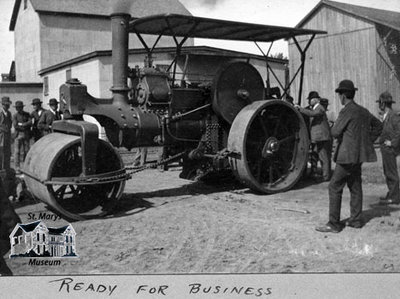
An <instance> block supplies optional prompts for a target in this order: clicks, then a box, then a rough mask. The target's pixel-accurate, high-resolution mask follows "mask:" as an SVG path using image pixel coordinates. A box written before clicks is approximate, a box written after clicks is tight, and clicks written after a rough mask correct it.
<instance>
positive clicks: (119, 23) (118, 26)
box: [110, 12, 131, 106]
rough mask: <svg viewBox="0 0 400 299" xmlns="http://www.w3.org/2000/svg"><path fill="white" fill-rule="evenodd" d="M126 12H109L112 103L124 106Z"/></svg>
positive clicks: (127, 17) (125, 99) (126, 46)
mask: <svg viewBox="0 0 400 299" xmlns="http://www.w3.org/2000/svg"><path fill="white" fill-rule="evenodd" d="M130 18H131V16H130V14H127V13H121V12H118V13H113V14H111V32H112V65H113V86H112V87H111V89H110V90H111V91H112V93H113V103H114V104H116V105H118V106H124V105H126V104H127V103H128V91H129V87H128V84H127V79H128V46H129V20H130Z"/></svg>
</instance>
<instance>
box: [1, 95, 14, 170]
mask: <svg viewBox="0 0 400 299" xmlns="http://www.w3.org/2000/svg"><path fill="white" fill-rule="evenodd" d="M1 105H2V108H1V109H0V170H5V171H9V169H10V158H11V126H12V118H11V112H10V111H9V109H10V106H11V101H10V98H9V97H2V98H1Z"/></svg>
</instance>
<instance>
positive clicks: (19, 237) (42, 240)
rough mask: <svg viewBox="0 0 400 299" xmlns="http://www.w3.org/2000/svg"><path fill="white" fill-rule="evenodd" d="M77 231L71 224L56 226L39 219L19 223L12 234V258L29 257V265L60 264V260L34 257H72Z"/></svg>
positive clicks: (74, 250)
mask: <svg viewBox="0 0 400 299" xmlns="http://www.w3.org/2000/svg"><path fill="white" fill-rule="evenodd" d="M75 237H76V232H75V230H74V228H73V227H72V225H71V224H68V225H65V226H62V227H58V228H54V227H47V226H46V224H45V223H44V222H43V221H41V220H39V221H35V222H31V223H27V224H20V223H18V224H17V225H16V226H15V228H14V230H13V231H12V232H11V234H10V244H11V253H10V258H17V257H29V258H31V259H30V260H29V265H57V263H55V262H58V265H59V264H60V261H48V260H40V261H39V260H36V259H33V258H45V257H50V258H71V257H78V255H77V254H76V238H75Z"/></svg>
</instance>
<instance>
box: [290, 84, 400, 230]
mask: <svg viewBox="0 0 400 299" xmlns="http://www.w3.org/2000/svg"><path fill="white" fill-rule="evenodd" d="M357 90H358V89H357V88H356V87H354V83H353V82H352V81H351V80H343V81H341V82H340V83H339V86H338V87H337V88H336V90H335V92H336V94H337V97H338V99H339V100H340V103H341V105H342V106H343V109H342V110H341V111H340V113H339V116H338V118H337V119H336V121H335V122H334V124H333V126H332V127H330V125H329V123H328V119H327V116H326V110H327V109H326V106H325V105H323V104H322V103H321V99H320V97H319V95H318V93H317V92H315V91H313V92H310V94H309V96H308V99H309V104H310V105H309V107H307V108H302V107H299V106H298V105H296V107H297V108H298V110H299V111H300V112H301V113H302V114H304V115H305V116H307V117H310V124H309V125H310V137H311V144H312V147H313V149H314V150H315V152H316V153H317V156H318V158H319V160H320V161H321V166H322V178H323V181H330V183H329V221H328V223H327V224H325V225H322V226H318V227H316V230H317V231H320V232H332V233H338V232H340V231H341V230H342V229H343V228H344V227H345V226H350V227H354V228H361V227H362V226H363V225H364V222H363V218H362V203H363V193H362V181H361V166H362V163H365V162H375V161H377V157H376V153H375V150H374V145H373V143H374V142H375V141H376V140H377V141H378V143H379V145H380V150H381V154H382V164H383V173H384V176H385V178H386V183H387V187H388V190H389V191H388V192H387V194H386V196H383V197H381V198H380V201H379V204H382V205H390V204H396V205H398V204H400V189H399V175H398V171H397V162H396V156H397V155H398V154H399V153H400V116H399V115H398V114H396V113H395V112H393V110H392V104H393V103H394V102H395V101H393V98H392V95H391V94H390V93H389V92H384V93H382V94H381V95H380V96H379V99H378V100H377V103H378V104H379V110H380V114H381V115H383V117H382V121H380V120H379V119H378V118H377V117H375V116H373V115H372V114H371V113H370V112H369V111H368V110H367V109H366V108H364V107H362V106H360V105H358V104H357V103H355V101H354V97H355V93H356V91H357ZM333 138H334V139H335V140H336V142H337V144H336V147H335V153H334V156H333V161H334V162H335V163H336V166H335V169H334V171H333V174H332V175H331V152H332V139H333ZM346 184H347V186H348V188H349V190H350V217H349V219H347V221H345V222H343V221H340V210H341V203H342V194H343V189H344V186H345V185H346Z"/></svg>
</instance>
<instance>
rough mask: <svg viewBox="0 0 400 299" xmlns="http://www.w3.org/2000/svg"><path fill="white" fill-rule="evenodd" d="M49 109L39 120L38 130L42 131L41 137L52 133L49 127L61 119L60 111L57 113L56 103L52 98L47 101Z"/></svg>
mask: <svg viewBox="0 0 400 299" xmlns="http://www.w3.org/2000/svg"><path fill="white" fill-rule="evenodd" d="M49 106H50V109H49V110H46V111H44V112H43V113H42V115H41V116H40V118H39V122H38V128H39V130H42V131H43V135H47V134H49V133H51V132H52V129H51V126H52V125H53V122H54V121H55V120H60V119H61V114H60V111H58V110H57V109H58V101H57V100H56V99H54V98H52V99H50V100H49Z"/></svg>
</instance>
